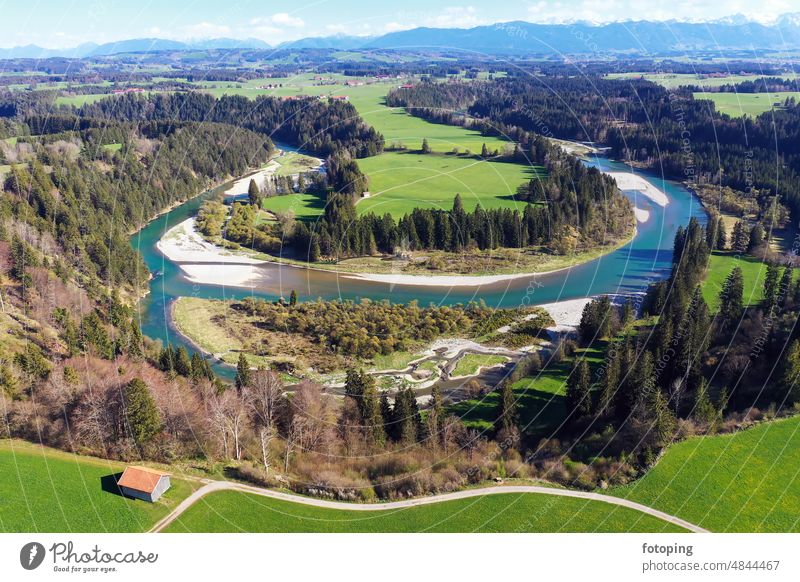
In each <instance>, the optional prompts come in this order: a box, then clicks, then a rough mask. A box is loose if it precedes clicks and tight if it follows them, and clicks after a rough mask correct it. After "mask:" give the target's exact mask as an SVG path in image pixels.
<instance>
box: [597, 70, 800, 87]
mask: <svg viewBox="0 0 800 582" xmlns="http://www.w3.org/2000/svg"><path fill="white" fill-rule="evenodd" d="M764 76H766V75H727V76H725V77H705V76H703V75H697V74H691V73H612V74H610V75H608V78H609V79H636V78H639V77H643V78H645V79H647V80H648V81H652V82H654V83H658V84H659V85H662V86H664V87H666V88H667V89H674V88H676V87H681V86H683V85H697V86H699V87H720V86H722V85H735V84H737V83H742V82H743V81H754V80H755V79H758V78H760V77H764ZM778 76H780V77H781V78H783V79H795V78H797V75H796V74H795V73H786V74H783V75H778Z"/></svg>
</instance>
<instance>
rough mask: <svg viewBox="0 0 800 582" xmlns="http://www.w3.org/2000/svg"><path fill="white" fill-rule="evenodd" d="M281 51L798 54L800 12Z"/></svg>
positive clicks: (353, 40)
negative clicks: (760, 19) (766, 18)
mask: <svg viewBox="0 0 800 582" xmlns="http://www.w3.org/2000/svg"><path fill="white" fill-rule="evenodd" d="M269 48H272V47H270V45H269V44H267V43H266V42H263V41H261V40H258V39H246V40H237V39H231V38H217V39H210V40H202V41H192V42H180V41H175V40H166V39H161V38H138V39H131V40H122V41H118V42H112V43H107V44H102V45H97V44H94V43H86V44H82V45H80V46H77V47H74V48H70V49H46V48H42V47H39V46H36V45H27V46H18V47H13V48H10V49H2V48H0V58H5V59H9V58H37V59H42V58H49V57H67V58H86V57H101V56H109V55H115V54H121V53H135V52H155V51H189V50H212V49H269ZM275 48H281V49H333V50H360V49H363V50H368V49H398V50H403V49H405V50H411V49H413V50H440V49H448V50H461V51H468V52H477V53H483V54H496V55H509V54H519V55H524V54H554V53H560V54H584V55H585V54H592V53H606V52H608V53H629V54H664V53H671V52H695V51H713V50H717V49H720V50H726V49H728V50H729V49H738V50H769V49H772V50H776V49H778V50H787V49H789V50H797V49H798V48H800V12H798V13H792V14H784V15H783V16H781V17H780V18H778V19H777V20H776V21H775V22H774V23H772V24H760V23H757V22H752V21H749V20H747V19H746V18H745V17H743V16H740V15H735V16H729V17H726V18H723V19H720V20H716V21H713V22H682V21H676V20H671V21H665V22H654V21H647V20H642V21H628V22H613V23H607V24H593V23H589V22H574V23H569V24H533V23H530V22H523V21H517V22H502V23H497V24H492V25H487V26H477V27H475V28H413V29H410V30H403V31H399V32H392V33H389V34H386V35H383V36H379V37H372V38H366V37H357V36H347V35H336V36H329V37H309V38H304V39H300V40H295V41H291V42H285V43H282V44H280V45H277V47H275Z"/></svg>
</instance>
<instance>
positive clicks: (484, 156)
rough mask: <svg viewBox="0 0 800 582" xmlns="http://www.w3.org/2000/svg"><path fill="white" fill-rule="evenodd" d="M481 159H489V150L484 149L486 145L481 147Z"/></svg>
mask: <svg viewBox="0 0 800 582" xmlns="http://www.w3.org/2000/svg"><path fill="white" fill-rule="evenodd" d="M481 157H482V158H483V159H484V160H485V159H486V158H488V157H489V148H487V147H486V144H483V145H482V146H481Z"/></svg>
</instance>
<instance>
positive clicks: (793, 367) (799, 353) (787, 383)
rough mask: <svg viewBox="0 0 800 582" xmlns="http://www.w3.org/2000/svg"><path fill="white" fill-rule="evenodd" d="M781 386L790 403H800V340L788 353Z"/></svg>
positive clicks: (793, 344) (795, 341)
mask: <svg viewBox="0 0 800 582" xmlns="http://www.w3.org/2000/svg"><path fill="white" fill-rule="evenodd" d="M781 386H782V387H783V389H784V390H785V391H786V394H787V396H788V399H789V401H790V402H800V340H794V341H793V342H792V343H791V344H790V345H789V349H788V350H787V351H786V355H785V356H784V364H783V375H782V377H781Z"/></svg>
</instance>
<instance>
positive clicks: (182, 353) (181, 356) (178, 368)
mask: <svg viewBox="0 0 800 582" xmlns="http://www.w3.org/2000/svg"><path fill="white" fill-rule="evenodd" d="M175 372H176V373H178V374H180V375H181V376H184V377H188V376H190V375H191V374H192V361H191V360H190V359H189V354H188V352H187V351H186V348H184V347H183V346H181V347H179V348H178V349H177V350H175Z"/></svg>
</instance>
